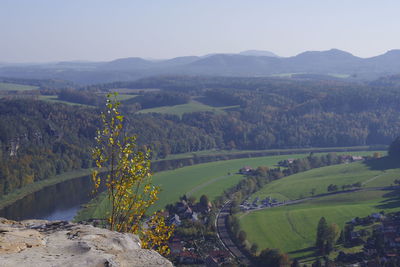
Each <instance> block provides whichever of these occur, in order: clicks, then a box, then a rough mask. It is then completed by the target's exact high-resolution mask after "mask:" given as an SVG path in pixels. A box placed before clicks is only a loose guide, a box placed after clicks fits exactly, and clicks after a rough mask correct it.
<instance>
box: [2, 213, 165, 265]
mask: <svg viewBox="0 0 400 267" xmlns="http://www.w3.org/2000/svg"><path fill="white" fill-rule="evenodd" d="M0 266H1V267H8V266H10V267H11V266H13V267H14V266H35V267H39V266H40V267H47V266H88V267H89V266H93V267H94V266H96V267H97V266H99V267H100V266H109V267H111V266H113V267H117V266H118V267H125V266H126V267H128V266H129V267H130V266H141V267H147V266H148V267H150V266H151V267H153V266H172V264H171V262H170V261H168V260H167V259H165V258H164V257H162V256H161V255H160V254H158V253H157V252H155V251H153V250H148V249H142V248H141V246H140V240H139V238H138V237H137V236H135V235H133V234H129V233H118V232H113V231H109V230H107V229H103V228H97V227H94V226H92V225H84V224H75V223H70V222H66V221H44V220H27V221H21V222H16V221H11V220H7V219H3V218H0Z"/></svg>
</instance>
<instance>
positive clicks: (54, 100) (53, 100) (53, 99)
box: [39, 95, 93, 107]
mask: <svg viewBox="0 0 400 267" xmlns="http://www.w3.org/2000/svg"><path fill="white" fill-rule="evenodd" d="M39 100H43V101H47V102H50V103H62V104H66V105H72V106H84V107H93V106H90V105H85V104H79V103H73V102H68V101H64V100H59V99H58V96H56V95H40V96H39Z"/></svg>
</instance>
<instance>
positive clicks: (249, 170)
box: [239, 166, 254, 174]
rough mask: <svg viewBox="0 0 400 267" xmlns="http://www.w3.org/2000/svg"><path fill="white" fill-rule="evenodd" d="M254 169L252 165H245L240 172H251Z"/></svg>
mask: <svg viewBox="0 0 400 267" xmlns="http://www.w3.org/2000/svg"><path fill="white" fill-rule="evenodd" d="M252 171H254V169H253V168H252V167H250V166H244V167H243V168H241V169H240V170H239V174H249V173H250V172H252Z"/></svg>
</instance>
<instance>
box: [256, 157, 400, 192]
mask: <svg viewBox="0 0 400 267" xmlns="http://www.w3.org/2000/svg"><path fill="white" fill-rule="evenodd" d="M369 153H372V152H369ZM352 154H356V153H352ZM367 154H368V153H367ZM399 177H400V168H387V169H386V168H371V167H370V166H368V165H367V164H364V163H363V162H354V163H349V164H340V165H333V166H328V167H323V168H317V169H312V170H309V171H306V172H301V173H297V174H294V175H290V176H287V177H284V178H282V179H279V180H277V181H274V182H272V183H270V184H267V185H266V186H265V187H264V188H262V189H261V190H260V191H258V192H256V193H255V194H253V195H252V197H251V199H254V198H256V197H258V198H260V199H262V198H265V197H267V196H270V195H271V196H272V194H274V196H275V197H277V199H279V200H288V199H291V200H293V199H299V198H303V197H308V196H310V195H311V193H310V191H311V189H312V188H315V194H316V195H318V194H323V193H327V192H328V191H327V187H328V185H330V184H335V185H337V186H338V187H339V189H340V187H341V186H342V185H345V184H354V183H357V182H361V183H362V185H363V187H379V186H387V185H390V184H392V183H393V181H394V180H395V179H397V178H399ZM277 194H279V195H277Z"/></svg>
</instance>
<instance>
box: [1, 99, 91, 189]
mask: <svg viewBox="0 0 400 267" xmlns="http://www.w3.org/2000/svg"><path fill="white" fill-rule="evenodd" d="M96 124H97V115H96V114H94V113H91V112H87V110H86V109H85V108H80V107H74V108H72V107H71V106H67V105H51V104H48V103H46V102H43V101H32V100H2V101H0V195H1V194H3V193H8V192H11V191H12V190H14V189H16V188H19V187H21V186H24V185H27V184H29V183H32V182H34V181H37V180H43V179H48V178H49V177H51V176H53V175H55V174H60V173H62V172H65V171H68V170H72V169H78V168H81V167H86V168H87V167H89V166H90V165H91V162H90V153H91V152H90V147H91V145H92V140H93V137H94V134H95V130H96V127H97V125H96Z"/></svg>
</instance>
